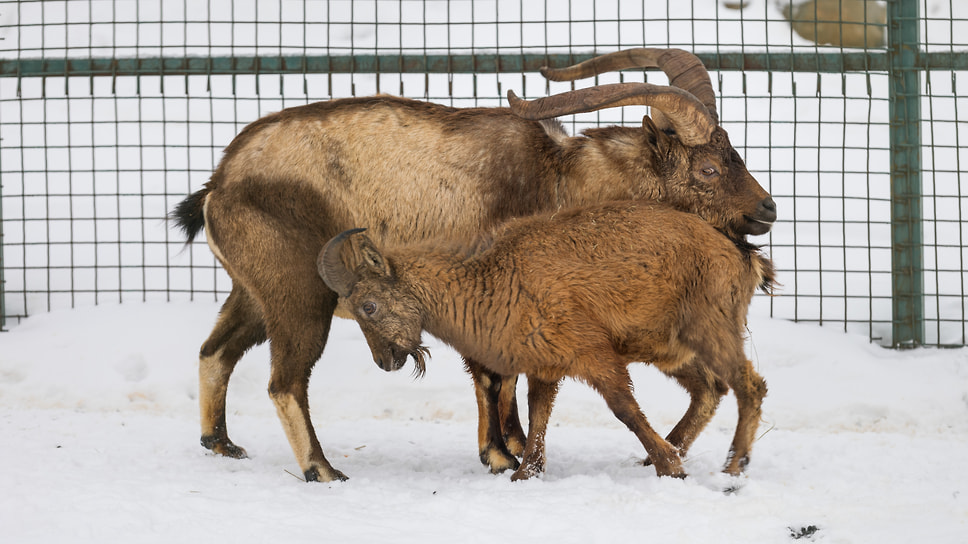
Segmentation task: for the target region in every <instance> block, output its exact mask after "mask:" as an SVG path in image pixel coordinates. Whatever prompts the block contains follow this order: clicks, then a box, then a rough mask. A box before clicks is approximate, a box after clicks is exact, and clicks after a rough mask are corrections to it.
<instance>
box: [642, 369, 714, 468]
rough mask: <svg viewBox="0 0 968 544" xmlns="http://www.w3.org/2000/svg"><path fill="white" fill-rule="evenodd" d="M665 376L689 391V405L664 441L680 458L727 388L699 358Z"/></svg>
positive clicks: (703, 427)
mask: <svg viewBox="0 0 968 544" xmlns="http://www.w3.org/2000/svg"><path fill="white" fill-rule="evenodd" d="M668 375H669V376H671V377H672V378H675V380H676V381H677V382H679V385H681V386H682V387H683V388H684V389H685V390H686V392H688V393H689V408H688V409H686V413H685V414H683V416H682V419H680V420H679V423H677V424H676V426H675V427H674V428H673V429H672V431H671V432H670V433H669V435H668V436H666V442H669V443H670V444H672V445H673V446H675V447H676V448H677V449H678V450H679V456H680V457H685V455H686V452H687V451H689V448H690V447H691V446H692V443H693V442H694V441H695V440H696V437H697V436H699V433H701V432H702V430H703V429H705V428H706V425H708V424H709V421H710V420H711V419H712V418H713V415H715V413H716V408H718V407H719V402H720V401H721V400H722V398H723V396H725V395H726V393H728V392H729V388H728V387H727V386H726V384H725V383H724V382H723V381H722V380H720V379H719V378H717V377H716V376H715V375H714V374H713V373H712V372H710V371H709V369H708V368H707V367H706V365H704V364H702V363H701V362H699V361H693V362H692V363H689V364H687V365H685V366H684V367H681V368H679V369H677V370H676V371H675V372H671V373H668ZM645 464H646V465H649V464H651V460H650V459H646V461H645Z"/></svg>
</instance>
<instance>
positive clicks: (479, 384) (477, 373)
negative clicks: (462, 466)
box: [464, 359, 520, 474]
mask: <svg viewBox="0 0 968 544" xmlns="http://www.w3.org/2000/svg"><path fill="white" fill-rule="evenodd" d="M464 368H465V369H467V371H468V372H469V373H470V375H471V377H472V378H473V380H474V394H475V396H476V397H477V445H478V451H479V453H480V457H481V463H483V464H484V466H487V467H490V469H491V473H492V474H499V473H501V472H504V471H505V470H507V469H516V468H518V466H520V463H518V460H517V459H515V457H514V455H512V454H511V452H510V451H508V448H507V445H506V444H505V442H504V437H503V436H502V435H501V419H500V416H499V414H498V398H499V396H500V395H501V391H502V387H503V386H504V385H505V383H506V378H502V377H501V376H500V375H498V374H495V373H494V372H491V371H490V370H488V369H487V368H485V367H484V366H482V365H481V364H480V363H477V362H476V361H474V360H472V359H464Z"/></svg>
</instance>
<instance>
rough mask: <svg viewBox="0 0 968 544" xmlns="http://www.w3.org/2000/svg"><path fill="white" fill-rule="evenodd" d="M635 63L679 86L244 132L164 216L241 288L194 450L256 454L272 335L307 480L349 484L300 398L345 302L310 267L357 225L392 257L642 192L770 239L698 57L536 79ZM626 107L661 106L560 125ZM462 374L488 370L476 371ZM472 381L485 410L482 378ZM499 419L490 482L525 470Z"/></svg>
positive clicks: (205, 391)
mask: <svg viewBox="0 0 968 544" xmlns="http://www.w3.org/2000/svg"><path fill="white" fill-rule="evenodd" d="M630 67H655V68H659V69H662V70H663V71H665V72H666V73H667V74H668V75H669V79H670V85H669V86H662V85H654V84H649V83H625V84H614V85H603V86H599V87H592V88H588V89H582V90H577V91H571V92H566V93H562V94H560V95H554V96H549V97H545V98H542V99H538V100H534V101H525V100H521V99H518V98H517V96H515V95H514V94H513V93H509V100H510V101H511V107H510V109H509V108H467V109H458V108H452V107H447V106H443V105H439V104H433V103H427V102H420V101H415V100H408V99H404V98H396V97H391V96H385V95H380V96H373V97H366V98H346V99H339V100H332V101H329V102H317V103H312V104H307V105H304V106H298V107H293V108H289V109H285V110H282V111H280V112H277V113H274V114H271V115H267V116H265V117H262V118H261V119H258V120H256V121H254V122H253V123H251V124H249V125H248V126H246V127H245V128H244V129H243V130H242V131H241V132H240V133H239V134H238V136H236V137H235V139H234V140H233V141H232V142H231V143H230V144H229V145H228V147H226V149H225V153H224V156H223V157H222V159H221V161H220V162H219V165H218V167H217V168H216V170H215V171H214V173H213V174H212V176H211V178H210V180H209V181H208V182H207V183H206V184H205V186H204V187H203V188H202V189H200V190H199V191H197V192H195V193H193V194H191V195H189V196H188V197H187V198H185V199H184V200H183V201H182V202H181V203H179V204H178V205H177V206H176V208H175V209H174V210H173V212H172V217H173V219H174V221H175V223H176V225H177V226H179V227H180V228H181V229H182V230H183V231H184V232H185V234H186V238H187V240H188V242H189V243H190V242H191V241H192V240H193V239H194V238H195V236H196V235H197V234H198V233H199V232H200V231H201V230H202V228H203V227H204V228H205V231H206V235H207V239H208V244H209V246H210V248H211V250H212V252H213V253H214V254H215V256H216V258H217V259H218V260H219V262H220V263H221V264H222V266H223V268H224V269H225V271H226V272H227V273H228V275H229V276H230V277H231V278H232V290H231V292H230V294H229V296H228V298H227V299H226V301H225V303H224V304H223V306H222V308H221V311H220V314H219V318H218V321H217V323H216V324H215V327H214V329H213V330H212V332H211V334H210V335H209V337H208V338H207V339H206V340H205V342H204V343H203V344H202V347H201V349H200V354H199V404H200V412H201V429H202V439H201V442H202V445H203V446H205V447H206V448H208V449H210V450H212V451H214V452H216V453H219V454H222V455H226V456H230V457H239V458H241V457H245V456H246V452H245V450H244V449H242V448H241V447H239V446H237V445H236V444H235V443H233V442H232V440H230V439H229V436H228V432H227V430H226V418H225V398H226V390H227V388H228V382H229V378H230V377H231V374H232V371H233V369H234V368H235V365H236V363H237V362H238V360H239V359H240V358H241V356H242V355H243V354H244V353H245V352H246V351H247V350H248V349H249V348H251V347H252V346H254V345H256V344H259V343H262V342H265V341H266V340H270V353H271V355H270V357H271V376H270V380H269V395H270V397H271V398H272V400H273V402H274V404H275V406H276V409H277V412H278V415H279V418H280V420H281V421H282V424H283V427H284V428H285V430H286V434H287V438H288V440H289V442H290V445H291V446H292V449H293V452H294V454H295V456H296V459H297V461H298V463H299V466H300V468H301V470H302V471H303V474H304V476H305V478H306V480H307V481H311V480H324V481H328V480H333V479H345V478H346V476H345V475H344V474H343V473H342V472H341V471H339V470H337V469H336V468H334V467H333V466H332V465H331V464H330V463H329V461H327V460H326V457H325V455H324V454H323V450H322V448H321V446H320V444H319V440H318V439H317V437H316V433H315V430H314V429H313V426H312V423H311V421H310V418H309V404H308V398H307V389H308V383H309V376H310V373H311V371H312V368H313V365H314V364H315V362H316V360H317V359H319V357H320V356H321V354H322V352H323V348H324V346H325V344H326V338H327V335H328V333H329V327H330V323H331V321H332V316H333V312H334V309H335V308H336V305H337V296H336V294H335V293H333V292H332V291H330V290H329V289H328V288H327V287H326V286H325V284H324V283H323V282H322V281H321V280H320V279H319V277H318V275H317V274H316V269H315V259H316V255H317V253H318V252H319V250H320V248H322V247H323V244H324V243H325V242H326V241H327V240H329V239H330V238H332V237H333V236H335V235H336V234H338V233H339V232H341V231H343V230H345V229H347V228H350V227H353V226H357V225H360V224H363V223H364V222H365V224H366V225H367V226H369V228H370V231H369V232H370V235H371V236H372V237H373V239H374V240H376V241H377V242H379V243H381V244H384V245H388V246H389V245H397V244H403V243H410V242H417V241H421V240H438V241H466V240H469V239H471V238H473V237H474V236H476V235H477V234H479V233H480V232H484V231H486V230H488V229H490V228H491V227H493V226H495V225H497V224H499V223H501V222H502V221H504V220H507V219H509V218H512V217H519V216H526V215H531V214H534V213H537V212H542V211H553V210H556V209H562V208H567V207H572V206H578V205H584V204H590V203H595V202H602V201H607V200H615V199H629V198H645V197H648V198H653V199H657V200H661V201H664V202H667V203H669V204H670V205H671V206H673V207H676V208H679V209H682V210H685V211H691V212H695V213H697V214H699V215H700V216H701V217H703V218H704V219H705V220H707V221H709V222H710V223H711V224H713V225H716V226H717V227H721V228H723V229H728V230H730V231H731V232H736V233H738V234H741V235H745V234H752V235H757V234H763V233H766V232H768V231H769V230H770V228H771V226H772V224H773V222H774V220H775V219H776V204H775V202H774V201H773V199H772V198H770V195H769V194H768V193H767V192H766V191H764V190H763V188H762V187H761V186H760V185H759V183H757V181H756V180H755V179H754V178H753V176H751V175H750V173H749V171H748V170H747V169H746V166H745V164H744V163H743V160H742V158H740V156H739V154H738V153H737V152H736V150H735V149H733V147H732V146H731V145H730V143H729V138H728V136H727V134H726V132H725V131H724V130H723V129H722V128H721V127H720V126H719V124H718V116H717V113H716V104H715V96H714V94H713V90H712V84H711V82H710V80H709V75H708V73H707V72H706V69H705V67H703V65H702V63H701V62H700V61H699V59H698V58H696V57H695V56H694V55H692V54H690V53H687V52H685V51H682V50H677V49H668V50H666V49H645V48H643V49H634V50H629V51H620V52H616V53H612V54H609V55H604V56H602V57H598V58H597V59H593V60H591V61H586V63H583V64H580V65H577V67H572V68H567V69H564V70H562V71H555V70H545V71H544V72H543V73H545V75H546V77H549V78H552V79H554V78H557V79H561V78H574V77H587V76H588V75H591V74H594V73H597V72H598V71H603V70H620V69H624V68H630ZM628 104H643V105H651V106H652V110H651V111H652V118H649V117H648V116H646V117H644V118H643V121H642V126H641V127H618V126H610V127H603V128H597V129H591V130H588V131H586V132H585V133H584V134H583V135H580V136H575V137H569V136H568V135H567V134H565V132H564V130H563V129H562V127H561V125H560V124H559V123H556V122H554V121H552V120H550V119H551V118H553V117H555V116H559V115H567V114H568V113H577V112H583V111H593V110H597V109H601V108H606V107H614V106H622V105H628ZM467 366H468V369H470V370H471V372H472V374H473V375H474V376H475V378H477V377H478V376H479V375H480V372H479V370H480V367H479V366H478V365H477V364H476V362H475V361H473V360H468V361H467ZM512 385H513V382H512ZM475 387H476V389H477V393H478V399H479V402H483V401H482V400H481V399H483V398H484V396H483V385H482V384H481V383H480V381H479V380H478V381H475ZM501 395H502V399H503V400H502V402H504V406H507V408H505V409H504V413H503V416H502V417H504V418H505V420H506V421H507V423H505V425H504V426H505V427H506V428H505V430H504V431H503V432H504V433H506V434H508V435H509V438H508V441H507V443H508V444H510V445H511V446H512V449H517V450H520V448H521V447H522V444H523V438H524V434H523V431H522V430H521V425H520V423H519V422H518V418H517V413H516V404H515V403H514V402H513V400H514V398H513V387H508V386H506V387H504V388H503V389H502V391H501ZM491 414H492V412H490V411H488V409H487V407H486V406H484V405H481V419H480V422H479V433H478V437H479V438H478V442H479V447H480V451H481V458H482V460H483V461H484V462H485V463H488V464H490V465H491V467H492V470H494V471H501V470H504V469H506V468H509V467H514V466H517V460H516V459H515V458H514V456H513V455H512V454H511V453H510V452H509V451H508V449H507V448H506V447H505V441H504V440H502V439H501V433H502V430H501V428H500V425H499V424H498V422H496V421H494V420H493V419H492V418H490V417H489V416H490V415H491ZM488 452H490V453H488Z"/></svg>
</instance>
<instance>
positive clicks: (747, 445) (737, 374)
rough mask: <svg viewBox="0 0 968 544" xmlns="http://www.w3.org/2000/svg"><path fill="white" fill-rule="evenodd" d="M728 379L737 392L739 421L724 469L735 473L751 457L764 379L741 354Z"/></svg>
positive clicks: (739, 470)
mask: <svg viewBox="0 0 968 544" xmlns="http://www.w3.org/2000/svg"><path fill="white" fill-rule="evenodd" d="M727 383H728V384H729V386H730V387H731V388H732V389H733V393H734V394H735V395H736V404H737V407H738V408H739V421H737V423H736V434H735V435H734V436H733V443H732V445H731V446H730V448H729V457H728V458H727V460H726V466H725V467H724V468H723V472H726V473H728V474H732V475H734V476H736V475H739V474H740V473H742V472H743V469H745V468H746V465H747V464H749V461H750V451H751V450H752V449H753V440H754V439H755V438H756V428H757V427H758V426H759V423H760V416H761V415H762V406H763V398H764V397H765V396H766V381H765V380H763V378H762V377H761V376H760V375H759V374H757V372H756V371H755V370H753V363H751V362H750V361H749V360H747V359H746V358H745V357H744V358H743V359H742V360H741V363H740V364H739V368H737V369H736V370H735V371H734V372H733V373H732V375H731V376H729V377H728V378H727Z"/></svg>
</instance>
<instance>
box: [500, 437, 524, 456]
mask: <svg viewBox="0 0 968 544" xmlns="http://www.w3.org/2000/svg"><path fill="white" fill-rule="evenodd" d="M525 440H526V439H525V437H524V434H521V436H518V435H517V434H508V435H506V436H505V437H504V443H505V444H507V446H508V452H509V453H510V454H511V455H513V456H515V457H521V456H522V455H524V443H525Z"/></svg>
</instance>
